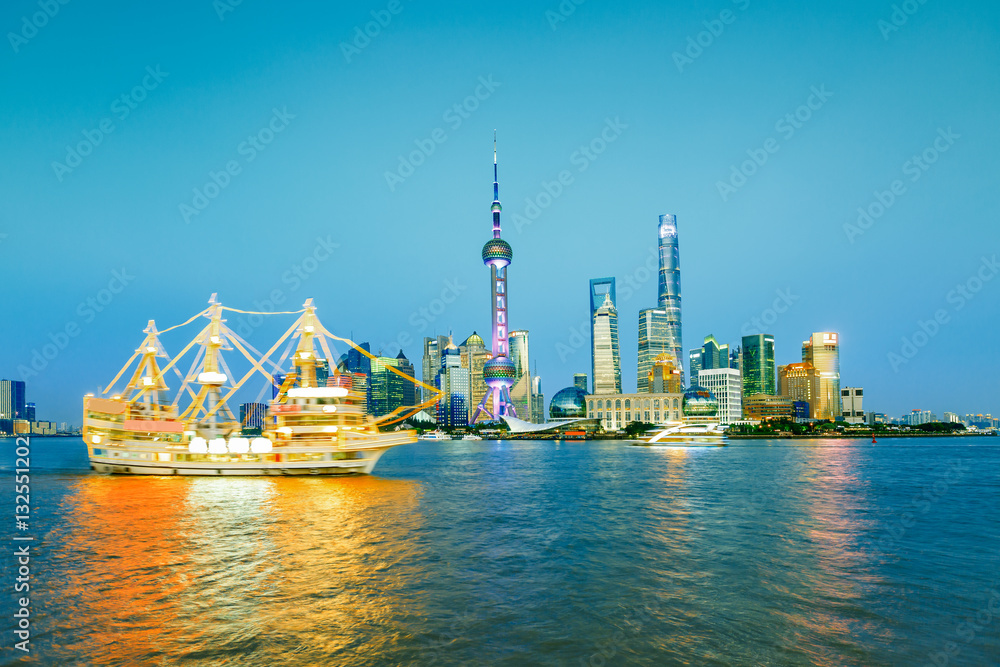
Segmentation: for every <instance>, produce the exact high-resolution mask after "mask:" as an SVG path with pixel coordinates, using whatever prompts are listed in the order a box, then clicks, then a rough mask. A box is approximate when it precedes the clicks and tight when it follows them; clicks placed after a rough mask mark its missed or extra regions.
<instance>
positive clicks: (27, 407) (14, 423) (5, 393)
mask: <svg viewBox="0 0 1000 667" xmlns="http://www.w3.org/2000/svg"><path fill="white" fill-rule="evenodd" d="M26 396H27V387H26V385H25V383H24V382H23V381H22V380H0V435H55V434H56V433H57V432H61V431H65V430H67V429H66V428H65V427H64V428H59V427H57V426H56V423H55V422H50V421H38V420H37V419H36V417H35V404H34V403H29V402H28V401H27V400H26Z"/></svg>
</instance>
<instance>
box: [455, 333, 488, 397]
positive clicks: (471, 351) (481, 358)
mask: <svg viewBox="0 0 1000 667" xmlns="http://www.w3.org/2000/svg"><path fill="white" fill-rule="evenodd" d="M458 349H459V351H460V352H461V353H462V368H468V369H469V377H470V378H471V380H470V382H471V383H472V404H473V405H479V402H480V401H481V400H483V396H485V395H486V390H487V389H488V387H487V386H486V379H485V378H483V366H484V365H485V364H486V362H487V361H489V360H490V359H491V358H492V357H493V355H492V354H491V353H490V351H489V350H487V349H486V341H484V340H483V338H482V336H480V335H479V334H478V333H476V332H475V331H473V332H472V335H471V336H469V337H468V338H466V339H465V342H464V343H462V344H461V345H459V346H458Z"/></svg>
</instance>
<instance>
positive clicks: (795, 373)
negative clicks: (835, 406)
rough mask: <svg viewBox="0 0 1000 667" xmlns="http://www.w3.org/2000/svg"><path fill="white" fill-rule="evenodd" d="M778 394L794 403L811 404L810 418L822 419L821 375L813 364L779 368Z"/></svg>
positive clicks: (788, 365) (790, 365) (789, 365)
mask: <svg viewBox="0 0 1000 667" xmlns="http://www.w3.org/2000/svg"><path fill="white" fill-rule="evenodd" d="M778 379H779V382H778V394H779V395H780V396H786V397H788V398H791V399H792V400H793V401H804V402H806V403H808V404H809V417H810V418H812V419H820V417H819V414H820V407H819V400H818V399H819V391H820V389H819V387H820V384H819V380H820V375H819V371H817V370H816V369H815V368H814V367H813V365H812V364H810V363H800V364H787V365H785V366H779V370H778Z"/></svg>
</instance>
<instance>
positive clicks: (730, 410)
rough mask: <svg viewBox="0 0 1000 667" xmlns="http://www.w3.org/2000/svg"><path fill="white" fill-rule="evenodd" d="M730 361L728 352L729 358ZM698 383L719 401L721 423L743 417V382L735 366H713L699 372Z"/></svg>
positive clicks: (732, 421)
mask: <svg viewBox="0 0 1000 667" xmlns="http://www.w3.org/2000/svg"><path fill="white" fill-rule="evenodd" d="M726 361H727V362H728V361H729V359H728V354H727V359H726ZM698 384H699V385H701V386H702V387H704V388H705V389H708V390H709V391H710V392H712V393H713V394H714V395H715V399H716V400H717V401H718V403H719V413H718V419H719V423H720V424H732V423H734V422H738V421H740V420H741V419H743V383H742V381H741V379H740V372H739V371H738V370H737V369H735V368H712V369H709V370H704V371H701V372H700V373H699V374H698Z"/></svg>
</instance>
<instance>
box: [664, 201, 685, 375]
mask: <svg viewBox="0 0 1000 667" xmlns="http://www.w3.org/2000/svg"><path fill="white" fill-rule="evenodd" d="M659 237H660V243H659V248H660V285H659V287H660V289H659V297H660V298H659V306H660V308H661V309H663V310H665V311H666V313H667V326H666V344H667V350H666V351H667V352H669V353H671V354H672V355H673V357H674V360H675V362H676V363H677V365H678V366H680V365H681V364H682V363H683V361H682V356H681V355H682V354H683V347H682V346H681V255H680V245H679V242H678V238H677V216H675V215H661V216H660V224H659Z"/></svg>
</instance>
